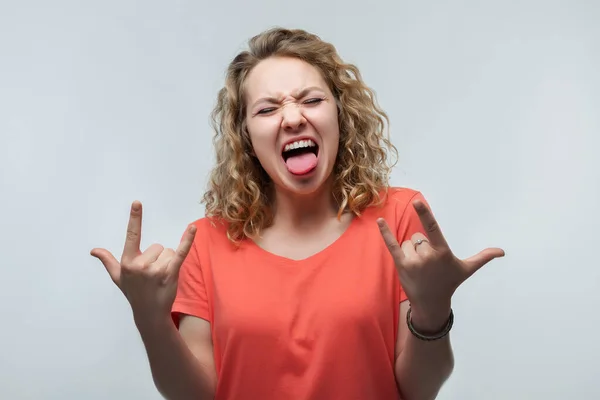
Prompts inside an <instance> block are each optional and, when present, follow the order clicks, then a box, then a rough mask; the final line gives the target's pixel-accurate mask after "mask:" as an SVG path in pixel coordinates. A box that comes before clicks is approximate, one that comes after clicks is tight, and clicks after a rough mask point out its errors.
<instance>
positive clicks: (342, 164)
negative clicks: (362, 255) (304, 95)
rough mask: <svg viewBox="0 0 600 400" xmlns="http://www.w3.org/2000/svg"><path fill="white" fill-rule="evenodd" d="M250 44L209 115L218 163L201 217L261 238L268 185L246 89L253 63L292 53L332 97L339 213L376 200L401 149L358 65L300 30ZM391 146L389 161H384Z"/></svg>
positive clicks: (237, 234) (269, 211)
mask: <svg viewBox="0 0 600 400" xmlns="http://www.w3.org/2000/svg"><path fill="white" fill-rule="evenodd" d="M248 45H249V49H248V50H247V51H243V52H241V53H239V54H238V55H237V56H236V57H235V58H234V59H233V61H232V62H231V64H229V67H228V69H227V74H226V80H225V86H224V87H223V88H222V89H221V90H220V91H219V94H218V97H217V104H216V106H215V108H214V110H213V112H212V114H211V120H212V126H213V128H214V130H215V135H214V138H213V143H214V146H215V151H216V165H215V167H214V168H213V170H212V171H211V174H210V178H209V183H208V189H207V191H206V192H205V193H204V196H203V199H202V202H203V203H204V204H205V205H206V212H205V215H206V217H209V218H211V219H213V221H214V220H219V221H221V222H224V223H226V225H227V235H228V237H229V239H230V240H231V241H233V242H239V241H241V240H243V239H244V238H252V237H256V236H258V235H259V234H260V232H261V230H262V229H264V228H267V227H268V226H270V225H271V223H272V221H273V207H272V206H273V204H272V201H273V200H272V199H273V197H274V196H273V187H272V182H271V179H270V178H269V176H268V175H267V173H266V172H265V171H264V169H263V168H262V166H261V165H260V163H259V162H258V160H257V159H256V157H255V156H254V155H253V151H252V145H251V142H250V138H249V136H248V131H247V129H246V102H245V94H244V88H245V82H246V78H247V77H248V74H249V73H250V71H251V70H252V68H254V67H255V66H256V65H257V64H258V63H259V62H260V61H262V60H265V59H267V58H270V57H294V58H298V59H300V60H303V61H305V62H307V63H309V64H311V65H313V66H314V67H316V68H318V69H319V70H320V71H321V73H322V75H323V77H324V79H325V81H326V83H327V84H328V86H329V89H330V90H331V92H332V93H333V95H334V97H335V100H336V103H337V105H338V113H339V115H338V120H339V128H340V142H339V151H338V155H337V159H336V163H335V167H334V170H333V174H334V177H333V188H332V193H333V198H334V200H335V202H336V204H337V205H338V206H339V208H338V218H339V217H341V215H342V214H343V213H345V212H352V213H354V214H355V215H360V214H361V212H362V211H363V210H364V209H365V208H367V207H370V206H373V205H378V204H381V203H382V202H383V201H384V197H385V195H386V193H387V188H388V180H389V175H390V173H391V169H392V167H393V166H394V165H395V163H396V161H397V157H398V152H397V149H396V148H395V147H394V145H393V144H392V143H391V142H390V140H389V132H388V126H389V120H388V116H387V114H386V113H385V112H384V111H383V110H382V109H381V108H380V107H379V106H378V104H377V102H376V99H375V94H374V92H373V91H372V90H371V89H370V88H369V87H367V86H366V85H365V83H364V81H363V80H362V77H361V75H360V72H359V70H358V68H357V67H356V66H354V65H352V64H348V63H345V62H344V61H343V60H342V59H341V58H340V56H339V55H338V53H337V51H336V49H335V47H334V46H333V45H331V44H330V43H327V42H324V41H323V40H321V39H320V38H319V37H318V36H316V35H314V34H311V33H308V32H306V31H304V30H300V29H294V30H291V29H283V28H273V29H270V30H267V31H265V32H263V33H261V34H259V35H257V36H254V37H253V38H251V39H250V40H249V42H248ZM390 151H391V152H392V153H393V155H394V157H395V160H394V161H393V162H389V161H388V152H390Z"/></svg>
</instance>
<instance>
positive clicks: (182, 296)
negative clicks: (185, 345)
mask: <svg viewBox="0 0 600 400" xmlns="http://www.w3.org/2000/svg"><path fill="white" fill-rule="evenodd" d="M181 314H187V315H191V316H194V317H198V318H202V319H205V320H207V321H210V312H209V305H208V296H207V294H206V287H205V284H204V274H203V271H202V267H201V265H200V258H199V256H198V249H197V247H196V242H195V241H194V243H193V244H192V247H191V249H190V252H189V253H188V255H187V257H186V258H185V261H184V262H183V264H182V265H181V269H180V270H179V280H178V285H177V295H176V297H175V301H174V303H173V307H172V310H171V317H172V318H173V322H174V323H175V325H177V326H179V317H180V315H181Z"/></svg>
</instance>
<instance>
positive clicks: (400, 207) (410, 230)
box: [365, 187, 428, 242]
mask: <svg viewBox="0 0 600 400" xmlns="http://www.w3.org/2000/svg"><path fill="white" fill-rule="evenodd" d="M381 199H382V200H383V201H382V203H381V204H380V205H379V206H373V207H371V208H370V209H369V210H368V211H367V212H365V216H366V217H367V219H375V218H383V219H385V220H386V222H387V223H388V225H389V226H390V228H391V229H392V230H394V231H395V232H396V235H397V239H398V240H399V241H400V242H402V241H404V240H406V238H407V237H408V238H409V237H410V236H411V235H413V234H414V233H416V232H423V227H422V224H421V221H420V218H419V216H418V215H417V212H416V210H415V209H414V207H413V206H412V204H413V202H414V201H415V200H421V201H423V202H424V203H425V204H427V201H426V200H425V198H424V196H423V194H422V193H421V192H420V191H419V190H416V189H412V188H406V187H388V188H386V189H384V190H382V191H381ZM427 205H428V204H427Z"/></svg>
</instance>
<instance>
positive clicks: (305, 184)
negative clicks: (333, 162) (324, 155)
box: [278, 166, 333, 196]
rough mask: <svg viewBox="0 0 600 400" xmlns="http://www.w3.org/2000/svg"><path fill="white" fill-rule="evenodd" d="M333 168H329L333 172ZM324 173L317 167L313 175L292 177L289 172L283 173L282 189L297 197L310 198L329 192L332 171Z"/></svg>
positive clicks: (281, 178)
mask: <svg viewBox="0 0 600 400" xmlns="http://www.w3.org/2000/svg"><path fill="white" fill-rule="evenodd" d="M332 169H333V168H328V170H332ZM328 170H326V171H323V170H322V169H321V168H319V166H317V167H316V168H315V169H314V170H313V171H312V172H311V173H308V174H304V175H302V176H296V175H292V174H291V173H290V172H288V171H287V170H284V171H282V175H283V176H280V179H279V182H280V184H279V185H278V186H280V188H281V189H283V190H285V191H286V192H288V193H291V194H295V195H297V196H310V195H313V194H315V193H317V192H319V191H320V190H323V189H326V190H329V186H330V183H331V179H330V178H331V171H328Z"/></svg>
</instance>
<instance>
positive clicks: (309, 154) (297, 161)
mask: <svg viewBox="0 0 600 400" xmlns="http://www.w3.org/2000/svg"><path fill="white" fill-rule="evenodd" d="M318 154H319V146H317V144H316V143H315V142H313V141H312V140H310V139H308V140H298V141H296V142H293V143H289V144H287V145H286V146H285V148H284V149H283V152H282V154H281V156H282V157H283V161H284V162H285V165H286V166H287V168H288V171H289V172H291V173H292V174H294V175H303V174H306V173H308V172H310V171H312V170H313V169H314V168H315V167H316V166H317V155H318Z"/></svg>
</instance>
